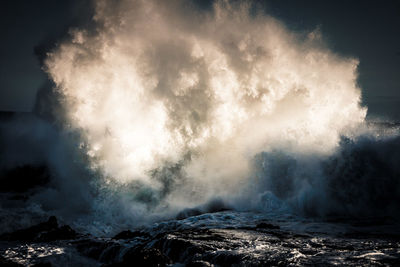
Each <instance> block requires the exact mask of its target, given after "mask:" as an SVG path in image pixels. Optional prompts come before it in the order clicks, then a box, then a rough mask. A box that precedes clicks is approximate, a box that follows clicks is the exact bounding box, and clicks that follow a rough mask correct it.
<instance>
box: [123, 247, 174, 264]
mask: <svg viewBox="0 0 400 267" xmlns="http://www.w3.org/2000/svg"><path fill="white" fill-rule="evenodd" d="M170 263H171V260H170V259H169V258H168V257H167V256H166V255H165V254H163V253H162V252H161V251H160V250H159V249H156V248H140V249H131V250H129V251H128V252H127V253H125V255H124V256H123V261H122V262H121V263H119V264H120V266H166V265H167V264H170Z"/></svg>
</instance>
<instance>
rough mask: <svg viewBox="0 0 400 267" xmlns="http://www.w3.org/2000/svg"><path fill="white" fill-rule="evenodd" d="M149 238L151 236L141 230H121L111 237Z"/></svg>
mask: <svg viewBox="0 0 400 267" xmlns="http://www.w3.org/2000/svg"><path fill="white" fill-rule="evenodd" d="M137 237H141V238H150V237H151V236H150V235H149V234H148V233H146V232H141V231H133V232H132V231H129V230H127V231H122V232H120V233H118V234H117V235H116V236H114V237H113V239H133V238H137Z"/></svg>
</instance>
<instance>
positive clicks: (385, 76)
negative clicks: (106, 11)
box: [0, 0, 400, 120]
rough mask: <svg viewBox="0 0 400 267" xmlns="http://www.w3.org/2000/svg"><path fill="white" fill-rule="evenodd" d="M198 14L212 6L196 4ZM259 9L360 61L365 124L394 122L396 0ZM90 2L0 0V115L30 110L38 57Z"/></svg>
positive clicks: (41, 79)
mask: <svg viewBox="0 0 400 267" xmlns="http://www.w3.org/2000/svg"><path fill="white" fill-rule="evenodd" d="M196 2H197V5H198V6H199V12H204V10H207V9H209V7H210V3H211V1H200V0H198V1H196ZM258 2H262V3H261V5H259V7H260V8H263V9H265V10H266V12H267V13H269V14H271V15H273V16H274V17H277V18H278V19H280V20H282V21H283V22H284V23H285V24H286V25H287V26H288V27H289V29H291V30H294V31H299V32H304V31H312V30H314V29H316V28H317V27H319V28H320V29H321V32H322V34H323V37H324V39H325V40H326V41H327V43H328V46H329V47H330V48H331V49H332V50H333V51H334V52H336V53H339V54H342V55H345V56H352V57H356V58H358V59H359V60H360V65H359V84H360V87H361V88H362V95H363V104H365V105H367V106H368V108H369V113H368V115H369V116H370V117H371V118H375V117H383V118H385V119H394V120H400V1H396V0H394V1H388V0H387V1H344V0H343V1H337V0H335V1H311V0H309V1H306V0H298V1H294V0H292V1H290V0H269V1H258ZM90 17H91V8H90V1H87V0H85V1H68V0H57V1H54V0H36V1H31V0H3V1H1V8H0V20H1V24H0V25H1V36H2V38H1V42H0V55H1V56H0V57H1V63H0V110H2V111H30V110H32V108H33V105H34V102H35V96H36V93H37V91H38V89H39V88H41V87H43V86H44V85H45V84H46V80H47V75H46V74H45V73H44V72H43V71H42V70H41V66H40V59H41V58H43V55H44V54H45V52H46V51H47V50H49V49H51V48H52V47H53V46H54V45H55V43H56V42H57V41H60V40H62V38H63V37H65V36H66V34H67V32H68V28H70V27H77V26H79V25H82V24H85V23H88V21H89V20H90Z"/></svg>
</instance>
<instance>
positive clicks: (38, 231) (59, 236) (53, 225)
mask: <svg viewBox="0 0 400 267" xmlns="http://www.w3.org/2000/svg"><path fill="white" fill-rule="evenodd" d="M77 236H78V234H77V233H76V232H75V231H74V230H73V229H71V227H69V226H68V225H64V226H61V227H58V222H57V218H56V217H54V216H51V217H50V218H49V220H48V221H47V222H43V223H39V224H37V225H34V226H31V227H29V228H26V229H21V230H17V231H15V232H12V233H6V234H2V235H1V236H0V240H6V241H30V242H50V241H56V240H66V239H74V238H76V237H77Z"/></svg>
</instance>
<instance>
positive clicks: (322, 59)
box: [45, 0, 366, 205]
mask: <svg viewBox="0 0 400 267" xmlns="http://www.w3.org/2000/svg"><path fill="white" fill-rule="evenodd" d="M250 7H251V5H250V4H249V3H244V4H243V3H242V4H237V3H230V2H228V1H216V2H215V3H214V5H213V9H212V11H210V12H202V13H199V12H195V11H194V8H195V7H192V6H190V5H189V4H188V3H185V2H183V1H168V3H167V2H163V1H144V0H142V1H141V0H132V1H131V0H121V1H117V2H116V1H107V0H97V1H95V16H94V18H93V19H94V22H95V28H94V29H85V28H82V29H73V30H71V31H70V33H71V38H70V39H69V40H67V41H64V42H62V43H60V44H59V45H58V47H57V49H55V50H54V51H52V52H51V53H50V54H49V55H48V58H47V60H46V62H45V65H46V70H47V72H48V73H49V75H50V77H51V79H52V80H53V81H54V82H55V84H56V88H55V90H57V92H58V93H59V95H60V96H61V99H62V101H61V103H62V105H63V107H64V109H65V110H66V114H65V116H66V122H65V125H64V126H65V128H66V129H72V130H74V131H78V132H80V136H81V148H82V151H83V152H84V153H86V154H87V156H88V157H89V159H90V165H91V168H92V169H94V170H97V171H100V172H101V173H102V174H103V176H104V177H106V179H109V180H110V181H113V182H116V183H122V184H124V183H129V182H132V181H138V182H140V183H144V184H146V185H148V186H149V187H151V188H155V189H160V188H161V187H162V182H160V179H158V180H157V179H153V177H154V175H155V174H160V173H165V172H168V171H169V172H170V173H171V175H172V176H174V177H175V178H176V176H182V177H184V178H183V179H184V180H185V181H184V185H182V186H181V188H180V189H179V196H177V195H178V194H175V195H174V194H173V193H171V195H172V196H174V197H169V199H168V201H169V203H170V204H176V205H182V204H177V203H182V202H184V203H185V204H186V205H187V203H191V202H193V203H197V202H201V201H203V200H204V199H208V198H210V197H212V196H216V195H219V196H224V195H229V194H232V193H234V192H237V190H238V188H240V185H241V184H245V183H246V182H247V180H246V179H247V178H248V177H249V174H250V173H251V167H250V166H251V164H249V162H250V160H251V159H252V158H253V157H254V156H255V155H256V154H258V153H260V152H263V151H272V150H274V149H276V148H285V149H286V150H288V151H294V152H296V153H297V152H299V153H316V154H320V155H329V154H330V153H333V151H334V150H335V148H336V147H337V146H338V145H339V141H340V136H341V135H346V134H349V133H350V132H351V130H352V129H353V128H355V127H357V126H358V125H359V124H362V123H363V122H364V119H365V116H366V109H365V108H362V107H360V104H359V103H360V89H359V88H358V87H357V83H356V80H357V64H358V61H357V60H356V59H353V58H345V57H341V56H339V55H336V54H334V53H333V52H331V51H330V50H329V49H328V48H327V47H326V45H324V42H323V40H322V37H321V34H320V32H319V31H318V30H315V31H313V32H310V33H308V34H296V33H293V32H291V31H289V30H288V29H286V28H285V26H284V25H282V24H281V23H280V22H279V21H277V20H276V19H274V18H272V17H270V16H266V15H265V14H252V13H251V14H250ZM165 166H169V167H168V168H165ZM171 166H172V167H171ZM177 170H178V171H177ZM175 178H173V179H175ZM182 184H183V182H182ZM176 190H177V189H176ZM239 190H240V189H239Z"/></svg>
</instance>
